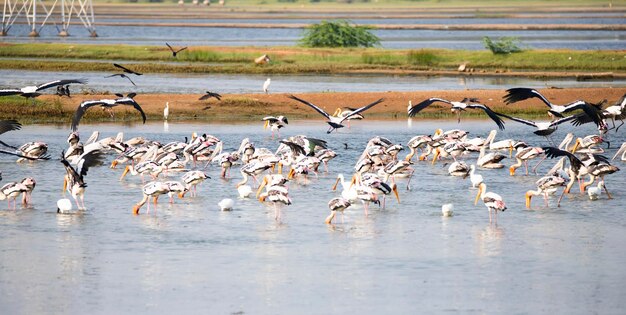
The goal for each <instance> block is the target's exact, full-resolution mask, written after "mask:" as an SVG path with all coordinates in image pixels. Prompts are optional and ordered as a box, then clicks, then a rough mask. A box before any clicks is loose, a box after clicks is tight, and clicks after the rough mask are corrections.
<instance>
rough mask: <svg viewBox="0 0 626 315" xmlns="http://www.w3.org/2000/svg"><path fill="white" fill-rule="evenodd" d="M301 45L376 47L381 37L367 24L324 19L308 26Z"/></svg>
mask: <svg viewBox="0 0 626 315" xmlns="http://www.w3.org/2000/svg"><path fill="white" fill-rule="evenodd" d="M300 45H302V46H304V47H374V46H378V45H380V39H379V38H378V37H377V36H376V35H374V34H372V32H370V28H369V27H367V26H358V25H355V24H352V23H350V22H349V21H347V20H336V21H322V22H320V23H319V24H313V25H311V26H309V27H308V28H307V30H306V31H305V33H304V36H303V37H302V39H300Z"/></svg>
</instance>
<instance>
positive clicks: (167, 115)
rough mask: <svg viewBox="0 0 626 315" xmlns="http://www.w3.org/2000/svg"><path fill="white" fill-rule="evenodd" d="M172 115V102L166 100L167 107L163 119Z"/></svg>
mask: <svg viewBox="0 0 626 315" xmlns="http://www.w3.org/2000/svg"><path fill="white" fill-rule="evenodd" d="M168 117H170V102H165V108H164V109H163V119H164V120H167V118H168Z"/></svg>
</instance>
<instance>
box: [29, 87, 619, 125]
mask: <svg viewBox="0 0 626 315" xmlns="http://www.w3.org/2000/svg"><path fill="white" fill-rule="evenodd" d="M540 91H541V93H543V94H544V95H545V96H546V97H547V98H548V99H549V100H551V101H552V102H553V103H555V104H565V103H569V102H571V101H574V100H577V99H583V100H586V101H589V102H599V101H601V100H603V99H607V100H608V101H609V103H610V104H613V103H614V102H615V101H617V100H618V99H619V98H620V97H621V96H622V95H624V94H625V93H626V87H624V88H577V89H541V90H540ZM295 94H296V95H297V96H299V97H301V98H303V99H306V100H308V101H310V102H312V103H314V104H316V105H318V106H320V107H322V108H324V109H325V110H326V111H328V112H330V113H332V112H334V111H335V109H336V108H337V107H341V106H350V107H358V106H363V105H366V104H369V103H371V102H373V101H375V100H377V99H379V98H385V101H384V102H383V103H381V104H379V105H377V106H375V107H373V108H371V109H370V110H368V111H367V113H366V116H368V117H374V118H378V119H393V118H404V117H406V108H407V105H408V101H409V100H412V102H413V104H417V103H418V102H420V101H422V100H424V99H426V98H430V97H440V98H444V99H448V100H460V99H462V98H464V97H477V98H479V99H480V100H481V101H482V102H483V103H484V104H486V105H488V106H490V107H491V108H492V109H494V110H496V111H502V112H505V113H511V114H518V115H543V113H545V109H546V106H545V105H544V104H543V103H541V102H540V101H538V100H529V101H524V102H520V103H519V104H515V105H504V104H503V103H502V97H503V96H504V95H505V91H504V90H462V91H414V92H367V93H363V92H358V93H357V92H347V93H295ZM287 95H288V94H279V93H276V94H274V93H272V94H267V95H266V94H229V95H223V98H222V100H221V101H217V100H215V99H211V100H210V101H199V100H198V98H199V97H200V96H201V95H200V94H140V95H137V96H136V98H135V99H136V100H137V102H138V103H139V104H141V106H142V108H143V109H144V110H145V111H146V113H147V114H148V116H150V117H151V118H153V119H160V117H161V116H162V115H163V108H164V105H165V102H169V104H170V119H171V120H185V119H194V118H195V119H203V120H250V119H254V120H256V119H260V118H261V117H263V116H265V115H286V116H288V117H290V118H298V119H322V117H321V116H320V115H319V114H317V113H316V112H315V111H314V110H313V109H311V108H309V107H307V106H306V105H302V104H299V103H297V102H296V101H293V100H291V99H289V98H287ZM100 98H114V96H112V95H75V96H73V97H72V98H71V99H67V98H63V99H62V100H61V103H62V107H63V111H64V112H67V113H72V112H73V111H74V110H75V109H76V107H77V106H78V104H80V102H82V101H83V100H92V99H100ZM40 99H41V100H44V101H47V102H54V101H56V100H58V97H57V96H52V95H46V96H42V97H40ZM92 111H94V113H96V112H100V111H99V110H92ZM115 111H123V110H122V109H116V110H115ZM90 112H91V111H90ZM448 114H449V111H448V107H447V106H436V105H434V106H431V107H429V108H427V109H426V110H424V111H423V112H422V113H420V114H418V118H419V117H424V118H437V117H447V115H448ZM69 116H71V115H69ZM69 116H68V117H69ZM103 117H105V118H104V119H105V120H106V119H108V118H106V116H100V115H94V116H92V119H94V120H102V118H103ZM119 117H128V118H127V119H135V118H136V116H135V115H134V114H132V115H124V116H121V115H120V116H119ZM85 118H87V119H90V117H89V116H85ZM68 119H69V118H68Z"/></svg>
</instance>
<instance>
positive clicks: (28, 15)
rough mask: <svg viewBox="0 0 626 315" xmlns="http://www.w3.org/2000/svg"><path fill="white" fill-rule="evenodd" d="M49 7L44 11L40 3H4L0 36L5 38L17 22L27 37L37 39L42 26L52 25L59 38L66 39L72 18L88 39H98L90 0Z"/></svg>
mask: <svg viewBox="0 0 626 315" xmlns="http://www.w3.org/2000/svg"><path fill="white" fill-rule="evenodd" d="M51 3H52V5H50V6H49V7H46V4H45V3H44V1H43V0H4V9H3V11H2V26H1V29H0V36H6V35H7V34H8V33H9V30H10V29H11V27H12V26H13V24H14V23H15V22H16V21H17V20H18V19H20V18H22V19H25V20H26V23H28V26H29V27H30V33H29V34H28V36H32V37H37V36H39V33H40V32H41V30H42V29H43V27H44V26H46V24H53V25H54V27H56V29H57V31H58V32H59V36H69V32H68V28H69V26H70V23H71V22H72V17H75V18H77V19H79V20H80V22H81V23H82V24H83V25H84V26H85V28H86V29H87V30H88V31H89V34H90V35H91V36H92V37H97V36H98V34H96V28H95V25H94V24H95V18H94V13H93V6H92V3H91V0H54V1H53V2H51Z"/></svg>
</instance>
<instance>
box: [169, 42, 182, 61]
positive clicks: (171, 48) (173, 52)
mask: <svg viewBox="0 0 626 315" xmlns="http://www.w3.org/2000/svg"><path fill="white" fill-rule="evenodd" d="M165 46H167V48H169V49H170V51H171V52H172V57H174V58H176V55H178V53H179V52H181V51H183V50H185V49H187V47H183V48H180V49H174V48H173V47H172V46H170V44H168V43H165Z"/></svg>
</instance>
